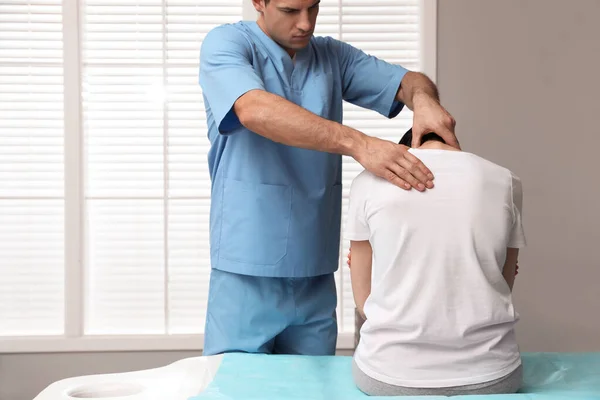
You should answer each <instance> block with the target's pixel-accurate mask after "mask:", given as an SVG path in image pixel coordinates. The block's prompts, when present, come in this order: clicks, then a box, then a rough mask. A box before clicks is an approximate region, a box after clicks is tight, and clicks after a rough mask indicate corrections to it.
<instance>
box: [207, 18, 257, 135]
mask: <svg viewBox="0 0 600 400" xmlns="http://www.w3.org/2000/svg"><path fill="white" fill-rule="evenodd" d="M251 60H252V48H251V45H250V43H249V42H248V40H247V39H246V38H245V37H244V36H243V34H242V33H241V32H239V31H238V30H237V29H236V28H235V27H233V26H231V25H223V26H219V27H217V28H215V29H213V30H212V31H210V32H209V33H208V34H207V35H206V37H205V38H204V41H203V42H202V47H201V49H200V86H201V87H202V91H203V94H204V98H205V99H206V101H207V102H208V106H209V107H210V110H211V112H212V114H213V117H214V119H215V123H216V125H217V127H218V129H219V132H220V133H226V132H228V131H231V130H233V129H235V128H237V127H239V125H240V122H239V120H238V118H237V116H236V115H235V112H234V111H233V105H234V103H235V102H236V100H237V99H238V98H239V97H240V96H242V95H243V94H244V93H246V92H248V91H250V90H253V89H262V90H264V84H263V82H262V79H261V78H260V77H259V76H258V74H257V73H256V71H255V70H254V68H253V67H252V64H251Z"/></svg>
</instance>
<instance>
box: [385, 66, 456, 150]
mask: <svg viewBox="0 0 600 400" xmlns="http://www.w3.org/2000/svg"><path fill="white" fill-rule="evenodd" d="M396 100H398V101H401V102H402V103H404V104H405V105H406V106H407V107H408V108H410V109H411V110H413V112H414V113H413V126H412V129H413V143H412V147H417V146H419V145H420V141H421V137H423V135H425V134H427V133H429V132H435V133H437V134H438V135H439V136H441V137H442V138H443V139H444V141H445V142H446V143H447V144H448V145H450V146H453V147H456V148H460V145H459V143H458V140H457V139H456V136H455V133H454V127H455V126H456V121H455V120H454V118H453V117H452V115H450V113H448V111H446V109H445V108H444V107H442V105H441V104H440V97H439V94H438V90H437V87H436V86H435V84H434V83H433V82H432V81H431V79H429V78H428V77H427V75H425V74H422V73H419V72H412V71H409V72H407V73H406V75H404V77H403V78H402V82H401V84H400V88H399V89H398V93H397V94H396Z"/></svg>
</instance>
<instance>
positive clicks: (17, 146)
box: [0, 0, 64, 336]
mask: <svg viewBox="0 0 600 400" xmlns="http://www.w3.org/2000/svg"><path fill="white" fill-rule="evenodd" d="M63 138H64V136H63V53H62V15H61V0H2V3H1V4H0V336H17V335H22V336H28V335H51V334H61V333H63V331H64V283H63V281H64V272H63V271H64V270H63V264H64V250H63V247H64V239H63V235H64V228H63V226H64V224H63V216H64V197H63V196H64V195H63V190H64V185H63V172H64V168H63Z"/></svg>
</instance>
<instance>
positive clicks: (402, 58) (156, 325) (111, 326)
mask: <svg viewBox="0 0 600 400" xmlns="http://www.w3.org/2000/svg"><path fill="white" fill-rule="evenodd" d="M62 1H65V0H3V1H2V3H1V4H0V44H1V45H0V336H5V337H6V336H9V337H15V336H52V335H55V336H58V337H63V338H65V337H69V338H80V337H81V335H84V336H91V337H100V336H102V337H103V338H106V337H107V336H105V335H111V336H110V337H111V338H112V339H115V336H116V337H119V336H122V335H136V337H139V335H144V334H151V335H159V336H161V335H162V336H164V335H171V334H198V333H202V331H203V328H204V320H205V315H204V314H205V311H206V298H207V294H208V278H209V271H210V257H209V247H208V245H209V237H208V219H209V208H210V180H209V175H208V167H207V153H208V145H209V142H208V139H207V137H206V133H207V126H206V115H205V110H204V105H203V101H202V94H201V89H200V87H199V85H198V60H199V49H200V46H201V42H202V39H203V37H204V36H205V34H206V33H207V32H208V31H209V30H210V29H212V28H213V27H215V26H217V25H220V24H222V23H227V22H235V21H239V20H240V19H242V17H243V15H242V14H243V8H244V4H243V2H246V4H245V6H246V9H247V8H248V3H249V2H250V0H68V4H63V3H62ZM422 3H423V0H371V1H369V0H322V1H321V6H320V13H319V19H318V24H317V30H316V32H315V34H316V35H324V36H332V37H334V38H336V39H341V40H344V41H346V42H349V43H350V44H353V45H354V46H356V47H359V48H361V49H363V50H364V51H365V52H367V53H370V54H372V55H375V56H378V57H381V58H383V59H385V60H387V61H390V62H394V63H399V64H402V65H403V66H405V67H407V68H409V69H414V70H419V69H420V67H421V65H420V59H421V58H422V54H420V33H419V32H420V28H419V24H420V12H421V11H422V10H421V8H422ZM76 4H78V6H79V9H78V10H77V7H74V5H76ZM248 17H249V15H248V13H246V18H245V19H250V18H248ZM251 19H254V18H251ZM63 29H64V33H63ZM72 33H77V35H76V36H73V35H71V36H69V34H72ZM63 35H65V36H63ZM65 38H67V39H65ZM77 40H79V41H77ZM76 44H78V46H76ZM67 53H68V54H67ZM64 71H67V74H65V72H64ZM70 72H73V73H70ZM78 89H80V90H78ZM79 99H80V100H81V107H74V104H76V105H77V106H79V103H80V102H79ZM69 105H70V106H69ZM71 108H73V109H71ZM344 111H345V115H344V118H345V123H346V124H348V125H350V126H353V127H355V128H357V129H359V130H361V131H363V132H365V133H367V134H369V135H374V136H379V137H382V138H389V139H390V140H393V141H398V140H399V138H400V136H401V135H402V134H403V133H404V132H405V131H406V130H407V129H408V127H409V126H410V124H411V119H412V115H411V113H410V111H408V110H405V111H403V112H402V114H401V116H399V117H397V118H395V119H394V120H387V119H386V118H384V117H382V116H380V115H378V114H376V113H374V112H372V111H367V110H362V109H359V108H357V107H355V106H352V105H350V104H345V105H344ZM80 112H81V114H80ZM65 117H66V119H65ZM80 122H81V124H80ZM79 125H81V127H79ZM79 128H81V129H79ZM65 132H67V134H65ZM73 135H74V136H73ZM65 139H66V140H65ZM80 142H81V146H80ZM72 152H74V153H77V154H71V153H72ZM65 159H66V160H67V165H69V169H66V168H65V162H64V160H65ZM78 163H81V164H78ZM75 165H77V166H78V168H77V171H78V170H79V169H81V170H82V172H81V174H79V172H73V170H72V168H74V167H73V166H75ZM343 168H344V173H343V183H344V200H343V212H344V214H343V224H342V225H343V226H342V230H343V228H344V226H345V219H346V218H345V212H346V208H347V197H348V191H349V188H350V183H351V181H352V179H353V178H354V177H355V176H356V174H357V173H358V172H359V171H360V170H362V168H361V167H360V166H359V165H358V164H357V163H356V162H355V161H353V160H352V159H350V158H347V157H345V158H344V164H343ZM65 182H67V183H65ZM73 186H74V187H73ZM65 190H66V192H65ZM65 193H67V197H65ZM78 196H81V199H80V200H81V201H80V202H81V204H79V201H78ZM73 202H76V203H77V205H76V207H73V204H74V203H73ZM65 204H67V206H65ZM80 212H81V214H79V213H80ZM80 216H81V218H80ZM80 219H81V230H80V229H79V224H80V223H79V221H80ZM65 221H66V225H65ZM65 226H66V227H67V228H65ZM80 232H81V234H79V233H80ZM65 233H66V234H67V235H66V236H67V237H68V238H69V240H66V241H65V239H64V237H65ZM342 234H343V232H342ZM342 237H343V236H342ZM70 241H74V243H70ZM65 249H66V250H65ZM80 250H81V251H82V256H83V260H81V262H79V252H80ZM340 250H341V257H340V270H339V272H338V273H337V274H336V280H337V283H338V294H339V302H338V319H339V324H340V333H341V334H342V336H343V335H344V334H352V333H353V332H354V301H353V298H352V291H351V285H350V276H349V270H348V268H347V267H346V254H347V252H348V243H347V242H346V241H345V240H343V241H342V243H341V249H340ZM65 251H66V252H67V255H65ZM80 278H82V279H80ZM65 282H67V283H66V284H65ZM80 298H81V299H82V300H83V302H84V305H83V307H82V308H81V307H79V306H78V305H77V304H73V301H77V302H78V301H79V299H80ZM65 310H66V311H65ZM65 327H66V328H65ZM63 335H66V336H63ZM182 337H183V336H182ZM101 339H102V338H100V339H98V340H101ZM67 340H71V339H67ZM132 340H133V339H132ZM186 340H187V339H186ZM85 343H86V344H77V345H73V346H71V347H70V346H61V347H60V348H61V349H80V350H81V349H88V350H89V349H90V348H89V346H90V343H96V342H93V341H92V342H90V341H89V340H88V341H86V342H85ZM98 343H99V344H98V346H97V348H98V349H121V350H127V349H128V347H127V346H130V345H131V343H133V342H131V341H130V342H127V341H122V342H120V344H119V345H114V346H112V347H111V345H106V344H100V342H98ZM148 343H153V342H148ZM156 343H158V342H156ZM186 343H193V345H194V346H196V345H201V342H199V341H198V340H197V338H193V337H191V338H190V341H189V342H186ZM342 343H351V340H350V341H347V342H342ZM30 345H31V342H30V341H26V342H23V345H22V346H20V347H14V346H13V347H11V345H9V347H8V348H7V349H8V350H9V351H11V350H12V349H19V350H21V351H28V350H29V349H30ZM43 346H44V345H41V347H40V346H36V347H35V349H37V351H44V349H45V347H43ZM86 346H88V347H86ZM148 346H152V344H149V345H148ZM157 346H160V347H161V348H163V349H167V348H169V347H168V346H169V344H168V343H166V342H165V343H162V342H161V344H160V345H159V344H157ZM136 348H140V349H141V348H145V347H144V346H143V345H140V346H136ZM2 349H5V347H2ZM48 350H51V348H48ZM15 351H17V350H15Z"/></svg>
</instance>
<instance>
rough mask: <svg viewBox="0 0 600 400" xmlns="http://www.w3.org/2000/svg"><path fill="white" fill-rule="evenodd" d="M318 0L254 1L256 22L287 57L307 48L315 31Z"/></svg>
mask: <svg viewBox="0 0 600 400" xmlns="http://www.w3.org/2000/svg"><path fill="white" fill-rule="evenodd" d="M319 1H320V0H270V1H268V0H253V4H254V8H256V11H258V12H259V13H260V16H259V17H258V21H257V23H258V25H259V26H260V27H261V29H262V30H263V31H264V32H265V33H266V34H267V35H269V37H270V38H271V39H273V40H274V41H275V42H277V43H278V44H279V45H280V46H281V47H283V48H284V49H285V50H286V51H287V52H288V53H289V54H290V56H293V55H294V54H295V52H296V51H298V50H300V49H303V48H304V47H306V46H307V45H308V43H309V41H310V38H311V37H312V34H313V32H314V30H315V24H316V22H317V14H319Z"/></svg>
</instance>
